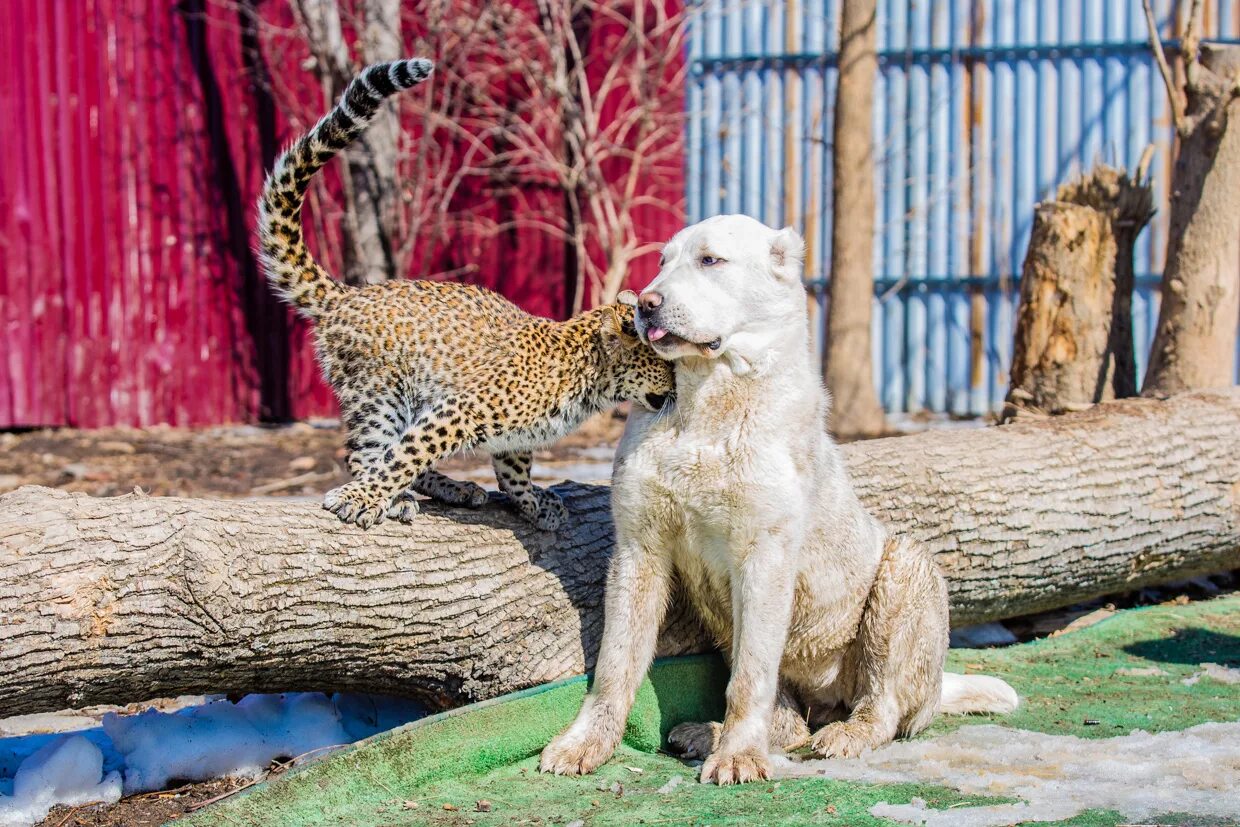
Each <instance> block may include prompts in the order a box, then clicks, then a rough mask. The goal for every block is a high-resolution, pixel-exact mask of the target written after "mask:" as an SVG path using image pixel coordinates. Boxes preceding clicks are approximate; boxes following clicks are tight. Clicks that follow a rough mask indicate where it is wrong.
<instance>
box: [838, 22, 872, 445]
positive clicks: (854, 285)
mask: <svg viewBox="0 0 1240 827" xmlns="http://www.w3.org/2000/svg"><path fill="white" fill-rule="evenodd" d="M876 15H877V13H876V10H875V0H844V4H843V9H842V13H841V17H840V54H839V67H840V69H839V83H838V85H837V87H836V91H835V132H834V136H835V137H834V152H833V154H832V160H831V164H832V174H833V181H832V186H831V195H832V205H833V206H832V219H831V275H830V279H829V280H828V282H827V342H826V353H825V354H824V355H823V369H824V377H823V378H824V380H825V381H826V384H827V388H828V389H829V390H830V391H831V395H832V397H833V400H834V401H833V403H832V406H831V431H832V433H834V434H835V435H837V436H839V437H841V438H853V437H868V436H877V435H879V434H881V433H883V431H884V430H886V419H885V417H884V415H883V408H882V405H880V404H879V401H878V394H877V392H876V391H875V389H874V376H873V361H872V356H871V351H870V315H871V312H872V307H871V305H872V302H873V300H874V132H873V117H874V77H875V74H876V73H877V71H878V52H877V46H876V43H877V29H878V24H877V17H876Z"/></svg>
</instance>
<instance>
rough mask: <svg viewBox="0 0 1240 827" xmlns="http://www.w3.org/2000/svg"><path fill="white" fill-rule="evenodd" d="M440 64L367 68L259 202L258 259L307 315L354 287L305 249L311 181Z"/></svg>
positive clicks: (282, 163)
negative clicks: (389, 103)
mask: <svg viewBox="0 0 1240 827" xmlns="http://www.w3.org/2000/svg"><path fill="white" fill-rule="evenodd" d="M434 67H435V64H433V63H431V61H429V60H425V59H423V58H411V59H409V60H397V61H394V62H392V63H376V64H374V65H373V66H367V67H366V68H365V69H363V70H362V72H361V73H360V74H359V75H358V76H357V77H355V78H353V80H352V81H351V82H350V83H349V86H348V88H347V89H345V91H344V94H343V95H342V96H341V97H340V103H338V104H336V108H335V109H333V110H332V111H331V112H328V113H327V114H326V115H325V116H324V117H323V118H322V119H321V120H320V121H319V122H318V123H317V124H315V125H314V128H313V129H311V130H310V131H309V132H307V133H306V134H305V135H302V136H301V137H300V138H298V139H297V141H296V142H295V143H294V144H293V145H292V146H290V147H289V148H288V149H287V150H285V152H284V154H283V155H281V156H280V157H279V158H278V159H277V160H276V163H275V167H273V168H272V170H271V173H270V174H269V175H268V176H267V180H266V182H265V183H264V184H263V192H262V195H260V196H259V198H258V255H259V260H260V261H261V262H262V265H263V269H264V270H265V271H266V273H267V280H268V281H269V282H270V283H271V286H272V288H273V289H274V290H275V291H276V292H277V293H278V294H279V295H280V296H281V297H282V298H283V299H284V300H285V301H287V302H288V303H289V304H291V305H293V306H294V307H296V308H297V309H298V310H299V311H300V312H301V313H302V314H303V315H305V316H307V317H309V318H311V319H317V318H319V316H321V315H322V314H323V312H325V311H326V310H327V309H329V308H330V307H331V306H332V304H333V303H334V302H335V301H336V300H338V299H339V298H340V297H341V296H343V295H344V294H345V292H346V291H347V290H349V289H350V288H349V287H348V286H346V285H345V284H343V283H341V282H339V281H336V280H335V279H334V278H332V277H331V276H330V275H328V273H327V271H326V270H324V269H323V268H322V266H320V265H319V263H318V262H317V261H315V260H314V257H313V256H312V255H310V251H309V250H307V249H306V242H305V238H304V236H303V234H302V228H301V207H302V204H303V203H304V202H305V200H306V189H307V188H308V187H309V186H310V179H311V178H312V177H314V174H315V173H316V172H318V171H319V170H320V169H322V168H323V165H324V164H326V163H327V162H328V161H330V160H331V159H332V158H334V157H335V156H336V155H337V153H339V152H340V151H341V150H342V149H344V148H345V147H346V146H348V145H349V144H351V143H353V141H355V140H357V138H358V136H360V135H361V134H362V132H363V131H365V129H366V126H367V125H368V124H369V123H370V122H371V121H372V120H374V117H375V115H376V114H377V113H378V111H379V107H380V106H381V105H382V104H383V101H384V100H386V99H387V98H389V97H391V96H392V95H395V94H396V93H397V92H403V91H404V90H406V89H410V88H412V87H414V86H417V85H418V84H419V83H421V82H422V81H424V80H426V79H427V78H428V77H430V75H431V71H432V70H433V69H434Z"/></svg>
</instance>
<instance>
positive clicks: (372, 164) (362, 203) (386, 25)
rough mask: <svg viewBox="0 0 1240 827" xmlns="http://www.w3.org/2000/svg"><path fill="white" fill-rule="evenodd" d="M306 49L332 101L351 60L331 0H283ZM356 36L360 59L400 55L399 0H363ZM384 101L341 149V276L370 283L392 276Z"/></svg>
mask: <svg viewBox="0 0 1240 827" xmlns="http://www.w3.org/2000/svg"><path fill="white" fill-rule="evenodd" d="M291 3H292V6H293V11H294V13H295V14H296V15H297V17H298V18H299V19H300V21H301V24H302V29H303V31H304V32H305V35H306V40H307V43H308V45H309V47H310V53H311V54H312V55H313V56H314V59H315V63H316V65H317V71H318V73H319V77H320V79H321V82H322V86H323V93H324V94H323V97H324V101H325V103H327V105H334V104H335V102H336V100H337V99H338V98H339V97H340V95H341V94H343V93H344V90H345V87H346V86H348V84H349V81H350V80H352V78H353V74H354V71H355V69H354V62H353V60H352V58H351V57H350V55H349V49H348V46H347V45H346V43H345V38H344V25H343V21H342V19H341V14H340V6H339V4H338V2H337V0H291ZM362 6H363V14H364V15H365V19H364V21H363V23H364V28H363V30H362V33H361V38H360V41H359V44H358V47H359V50H360V58H361V61H360V62H361V63H362V64H369V63H377V62H380V61H384V60H397V59H399V58H402V57H405V54H404V47H403V45H402V43H401V36H400V0H365V2H364V3H363V4H362ZM395 107H396V104H395V103H394V102H392V101H389V102H387V103H385V104H384V108H383V111H381V112H380V113H379V114H378V115H376V116H375V120H374V121H373V122H372V124H371V126H370V127H369V128H368V129H367V130H366V132H365V134H363V135H362V136H361V137H360V138H359V139H358V140H357V142H356V143H355V144H353V145H352V146H350V147H349V148H347V149H346V150H345V151H344V152H343V153H342V155H341V157H342V159H343V163H344V165H345V174H344V185H345V187H344V188H345V192H344V200H345V211H344V219H343V222H342V226H341V248H342V249H341V258H342V261H343V267H344V272H343V273H342V274H341V275H342V278H343V279H344V280H345V281H346V282H347V283H349V284H375V283H378V282H382V281H387V280H389V279H393V278H397V277H398V276H400V275H401V274H400V273H398V272H397V271H396V259H395V249H396V248H395V247H394V246H393V243H392V232H391V231H392V227H393V226H394V225H395V221H396V206H395V199H396V198H397V197H398V193H399V190H398V188H397V185H396V159H397V150H398V145H397V142H398V139H399V129H400V125H399V122H398V119H397V116H396V109H395Z"/></svg>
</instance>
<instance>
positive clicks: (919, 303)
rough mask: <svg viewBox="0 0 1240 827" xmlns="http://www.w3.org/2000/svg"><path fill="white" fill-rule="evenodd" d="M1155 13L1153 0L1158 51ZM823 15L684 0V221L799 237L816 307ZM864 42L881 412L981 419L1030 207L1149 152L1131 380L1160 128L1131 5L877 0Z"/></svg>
mask: <svg viewBox="0 0 1240 827" xmlns="http://www.w3.org/2000/svg"><path fill="white" fill-rule="evenodd" d="M1173 5H1174V2H1173V0H1155V2H1154V9H1155V12H1156V17H1157V19H1158V20H1159V21H1160V22H1161V24H1162V31H1163V34H1164V37H1166V38H1168V39H1172V38H1174V37H1175V36H1176V34H1177V31H1175V25H1174V22H1173V16H1172V14H1171V12H1172V6H1173ZM1184 5H1185V6H1187V3H1185V4H1184ZM839 6H840V2H839V0H819V2H816V3H812V4H804V3H802V2H801V0H743V2H742V0H701V2H699V12H700V14H699V15H698V16H697V17H696V19H695V22H694V28H693V34H692V38H691V41H690V60H691V67H692V72H691V75H690V79H689V83H688V89H687V96H686V99H687V104H686V105H687V108H688V112H689V125H688V135H687V138H688V153H687V154H688V170H687V183H686V187H687V201H688V209H689V218H690V220H699V219H701V218H704V217H706V216H709V215H714V214H717V213H734V212H740V213H746V214H749V215H752V216H755V217H757V218H760V219H762V220H763V221H765V222H767V223H768V224H773V225H781V224H791V225H794V226H796V227H798V228H799V229H801V230H802V231H804V232H805V234H806V239H807V256H808V259H807V268H806V273H807V277H808V278H809V279H810V284H811V286H812V287H813V288H814V289H815V291H816V293H817V295H818V296H819V297H820V298H819V300H820V303H821V301H822V296H823V291H822V287H823V284H824V282H823V276H824V274H825V270H826V263H827V262H829V261H830V256H831V249H830V228H831V203H830V193H831V164H830V160H831V156H830V152H831V147H830V144H831V135H832V106H833V102H834V97H835V79H836V66H835V58H836V49H837V45H838V28H839ZM1205 7H1206V12H1205V29H1206V31H1207V33H1208V34H1209V35H1210V36H1212V37H1216V38H1220V39H1226V40H1232V39H1234V38H1236V37H1237V35H1240V0H1206V3H1205ZM1183 11H1184V12H1185V13H1186V12H1187V8H1185V9H1184V10H1183ZM878 45H879V75H878V78H877V83H876V89H875V95H876V100H875V113H874V139H875V146H876V148H877V154H876V160H877V164H876V190H877V196H878V202H877V232H876V238H875V244H874V262H875V273H876V296H875V301H874V322H873V340H874V372H875V382H876V383H877V386H878V388H879V393H880V397H881V399H882V400H883V404H884V405H885V407H886V408H887V409H888V410H889V411H913V410H923V409H928V410H931V411H940V412H949V413H952V414H960V415H967V414H974V415H977V414H983V413H986V412H988V411H991V410H994V409H995V408H996V407H998V406H999V405H1000V404H1001V403H1002V400H1003V395H1004V393H1005V392H1006V389H1007V375H1006V374H1007V370H1008V367H1009V363H1010V356H1011V342H1012V326H1013V323H1014V321H1015V304H1016V298H1017V293H1018V290H1017V278H1018V277H1019V274H1020V269H1021V262H1022V260H1023V258H1024V253H1025V248H1026V246H1027V244H1028V240H1029V232H1030V228H1031V224H1032V220H1033V206H1034V204H1035V203H1036V202H1037V201H1038V200H1039V199H1040V198H1043V197H1045V196H1047V195H1048V194H1051V193H1053V191H1054V188H1055V187H1056V186H1057V185H1058V184H1060V183H1063V182H1064V181H1066V180H1068V179H1069V178H1070V177H1072V176H1073V175H1074V174H1076V173H1078V172H1080V171H1083V170H1086V169H1088V168H1089V167H1090V166H1092V165H1093V164H1094V163H1095V162H1096V161H1106V162H1108V163H1111V164H1117V165H1123V166H1127V167H1129V168H1132V167H1134V166H1135V165H1136V163H1137V161H1138V159H1139V157H1140V155H1141V152H1142V151H1143V149H1144V148H1145V146H1146V145H1148V144H1153V145H1154V146H1155V149H1156V155H1155V162H1154V166H1153V172H1154V187H1155V203H1156V205H1157V206H1158V207H1159V213H1158V215H1157V216H1156V217H1155V219H1154V221H1153V222H1151V225H1150V227H1149V228H1148V229H1147V230H1146V231H1145V232H1144V233H1143V234H1142V236H1141V237H1140V238H1139V239H1138V242H1137V251H1136V268H1137V271H1138V273H1139V274H1142V275H1139V276H1138V280H1137V290H1136V295H1135V296H1134V300H1133V322H1134V328H1135V331H1134V334H1135V340H1136V342H1135V344H1136V351H1137V354H1138V362H1139V364H1138V371H1141V372H1143V371H1144V368H1145V356H1146V353H1147V352H1148V350H1149V345H1150V342H1151V340H1152V338H1153V330H1154V326H1155V323H1156V321H1157V315H1158V289H1157V284H1158V276H1157V275H1156V274H1157V273H1159V272H1161V269H1162V253H1163V250H1164V248H1165V246H1166V238H1167V229H1166V220H1167V210H1166V206H1167V202H1166V197H1167V195H1166V193H1167V184H1168V181H1169V180H1170V176H1171V161H1172V159H1171V155H1170V149H1171V142H1172V131H1171V127H1170V118H1169V113H1168V108H1167V100H1166V93H1165V91H1164V89H1163V86H1162V83H1161V79H1160V78H1159V76H1158V73H1157V70H1156V68H1155V66H1154V63H1153V59H1152V57H1151V55H1150V51H1149V48H1148V45H1147V38H1146V26H1145V18H1144V15H1143V13H1142V9H1141V2H1140V0H912V1H911V2H910V0H878ZM821 315H823V316H825V314H821ZM1237 363H1238V364H1240V358H1238V360H1237Z"/></svg>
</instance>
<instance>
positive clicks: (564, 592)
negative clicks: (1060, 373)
mask: <svg viewBox="0 0 1240 827" xmlns="http://www.w3.org/2000/svg"><path fill="white" fill-rule="evenodd" d="M844 451H845V456H846V459H847V462H848V465H849V467H850V469H851V473H852V474H853V476H854V480H855V482H856V484H857V487H858V490H859V492H860V494H861V497H862V499H863V500H864V501H865V502H866V504H867V505H868V506H869V507H870V508H872V509H873V510H874V512H875V513H876V514H877V515H878V516H879V517H881V518H882V519H884V520H885V521H886V522H887V523H888V524H889V525H890V526H891V528H892V530H893V531H894V532H897V533H906V534H908V535H909V536H911V537H913V538H914V539H916V540H918V541H920V542H921V543H924V544H925V545H926V547H928V548H929V549H930V550H932V551H933V552H935V553H936V555H937V559H938V561H939V563H940V564H941V565H942V567H943V569H944V572H945V573H946V574H947V575H948V579H949V586H950V592H951V604H952V620H953V622H954V623H955V624H957V625H961V624H968V623H975V622H979V621H984V620H993V619H998V618H1003V617H1010V616H1013V615H1017V614H1023V613H1027V612H1032V611H1038V610H1042V609H1048V608H1053V607H1056V606H1062V605H1067V604H1069V603H1072V602H1075V601H1078V600H1082V599H1085V598H1089V597H1093V596H1096V595H1100V594H1106V593H1111V592H1115V591H1118V590H1123V589H1132V588H1137V587H1140V586H1144V585H1148V584H1152V583H1157V582H1160V581H1164V580H1168V579H1173V578H1180V577H1186V576H1191V575H1194V574H1199V573H1203V572H1209V571H1217V570H1220V569H1225V568H1229V567H1234V566H1237V565H1240V389H1233V390H1228V391H1202V392H1197V393H1194V394H1188V395H1184V396H1180V397H1176V398H1174V399H1172V400H1170V401H1167V402H1158V401H1152V400H1127V401H1123V402H1114V403H1109V404H1105V405H1099V406H1097V407H1095V408H1092V409H1090V410H1089V411H1085V412H1082V413H1077V414H1068V415H1066V416H1063V417H1056V418H1054V419H1049V420H1042V421H1018V422H1017V423H1015V424H1012V425H1007V426H1003V427H1000V428H986V429H978V430H976V431H969V432H962V431H950V432H945V431H937V432H928V433H923V434H918V435H916V436H908V437H900V438H897V439H882V440H873V441H869V442H861V443H854V444H852V445H848V446H845V449H844ZM561 491H562V493H563V494H564V496H565V498H566V501H567V504H568V506H569V509H570V511H571V513H572V517H573V519H572V521H571V522H570V523H569V526H568V527H567V528H566V529H564V530H563V531H562V532H561V536H558V537H557V536H551V535H548V534H544V533H539V532H536V531H533V530H531V529H529V528H528V527H527V526H525V524H523V523H520V522H518V521H517V520H515V519H514V518H512V517H511V516H510V515H509V514H508V512H507V511H505V510H503V509H501V508H497V507H488V508H485V509H483V510H481V511H477V512H472V511H451V512H448V511H445V510H443V509H440V508H437V507H434V506H428V507H427V508H426V510H425V512H424V513H423V515H422V516H420V517H419V518H418V520H417V521H416V522H415V523H414V524H412V525H408V526H406V525H402V524H399V523H397V524H393V523H383V524H381V525H379V526H376V527H375V528H372V529H371V530H370V531H366V532H363V531H360V530H359V529H357V528H356V527H354V526H346V525H343V524H342V523H340V522H338V521H337V520H336V519H335V518H333V517H331V516H330V515H327V514H325V513H324V512H323V511H321V510H320V509H319V508H318V507H317V506H316V505H313V504H289V503H272V502H261V501H249V502H237V501H218V500H216V501H213V500H187V499H179V498H172V497H158V498H151V497H145V496H140V495H130V496H125V497H116V498H109V499H96V498H91V497H87V496H84V495H70V494H66V493H64V492H60V491H52V490H49V489H44V488H33V487H28V488H23V489H20V490H18V491H16V492H13V493H11V494H6V495H4V496H0V709H2V710H5V712H6V713H8V714H18V713H23V712H34V711H38V710H46V709H57V708H63V707H66V706H81V705H85V704H92V703H104V702H117V701H131V700H133V699H134V698H143V697H152V696H155V695H175V694H178V693H196V692H206V691H229V690H231V691H282V690H293V689H310V688H316V689H352V690H361V691H373V692H385V693H396V694H405V695H414V696H416V697H419V698H421V699H422V700H424V701H426V702H428V703H430V704H432V705H437V706H443V705H449V704H454V703H463V702H468V701H473V700H478V699H482V698H487V697H491V696H494V695H498V694H501V693H503V692H508V691H511V690H514V689H519V688H521V687H525V686H529V685H532V684H537V683H542V682H545V681H550V680H554V679H556V678H560V677H564V676H566V675H571V674H579V673H580V672H582V671H583V670H584V669H586V668H587V667H588V666H590V665H591V663H592V661H593V657H594V653H595V651H596V649H597V646H598V641H599V636H600V632H601V630H602V588H603V579H604V572H605V570H606V566H607V558H608V555H609V554H610V552H611V548H612V533H611V524H610V520H609V516H608V515H609V508H608V493H609V492H608V489H607V488H606V487H591V486H581V485H575V484H570V485H567V486H564V487H563V488H561ZM707 645H708V643H707V641H706V639H705V637H704V636H703V635H702V633H701V631H700V630H699V629H698V627H697V625H696V622H695V621H693V620H691V619H690V618H689V617H687V616H686V615H685V614H684V609H683V608H682V607H681V605H680V604H677V605H676V608H675V610H674V611H673V617H672V619H671V621H670V622H669V624H668V627H667V628H666V629H665V631H664V634H663V638H662V645H661V651H662V652H663V653H665V654H672V653H682V652H688V651H694V650H700V649H702V648H703V647H705V646H707Z"/></svg>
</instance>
